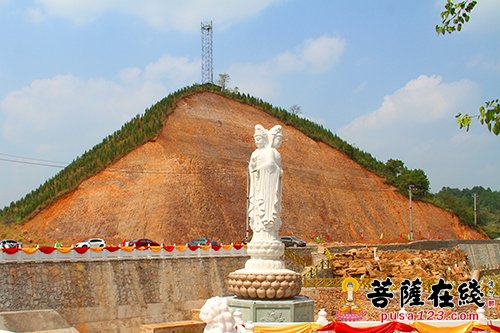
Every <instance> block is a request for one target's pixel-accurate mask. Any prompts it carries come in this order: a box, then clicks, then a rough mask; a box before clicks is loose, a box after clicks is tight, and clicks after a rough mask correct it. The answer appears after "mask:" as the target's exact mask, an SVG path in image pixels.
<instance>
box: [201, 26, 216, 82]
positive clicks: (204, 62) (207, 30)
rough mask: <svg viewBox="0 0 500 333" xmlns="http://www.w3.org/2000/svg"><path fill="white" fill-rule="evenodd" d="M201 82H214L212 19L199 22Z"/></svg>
mask: <svg viewBox="0 0 500 333" xmlns="http://www.w3.org/2000/svg"><path fill="white" fill-rule="evenodd" d="M201 83H202V84H203V83H214V74H213V60H212V21H210V22H201Z"/></svg>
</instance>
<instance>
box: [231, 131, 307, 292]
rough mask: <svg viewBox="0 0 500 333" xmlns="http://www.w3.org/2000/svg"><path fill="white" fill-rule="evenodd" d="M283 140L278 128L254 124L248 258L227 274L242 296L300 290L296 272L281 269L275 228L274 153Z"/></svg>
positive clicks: (277, 166) (278, 176)
mask: <svg viewBox="0 0 500 333" xmlns="http://www.w3.org/2000/svg"><path fill="white" fill-rule="evenodd" d="M282 141H283V134H282V127H281V126H280V125H276V126H274V127H272V128H271V129H270V130H266V129H265V128H264V127H263V126H262V125H255V131H254V142H255V145H256V146H257V148H256V149H255V150H254V152H253V153H252V155H251V157H250V162H249V164H248V174H249V180H250V181H249V189H248V211H247V213H248V219H249V225H250V228H251V229H252V231H253V236H252V240H251V241H250V242H249V243H248V247H247V254H248V255H250V259H248V260H247V262H246V263H245V268H242V269H239V270H237V271H235V272H232V273H230V274H229V276H228V285H229V290H230V291H232V292H234V293H235V294H236V296H238V297H242V298H252V299H255V298H259V299H280V298H291V297H294V296H296V295H298V293H299V292H300V288H301V277H300V274H298V273H296V272H294V271H291V270H289V269H286V268H285V263H284V261H283V260H282V256H283V254H284V249H285V246H284V245H283V243H282V242H281V240H280V238H279V235H278V231H279V229H280V227H281V192H282V179H283V163H282V160H281V155H280V153H279V152H278V148H279V147H280V145H281V143H282Z"/></svg>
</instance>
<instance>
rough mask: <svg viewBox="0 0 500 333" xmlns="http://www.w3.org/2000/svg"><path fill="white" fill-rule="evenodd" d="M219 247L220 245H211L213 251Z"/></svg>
mask: <svg viewBox="0 0 500 333" xmlns="http://www.w3.org/2000/svg"><path fill="white" fill-rule="evenodd" d="M221 248H222V246H221V245H212V249H213V250H214V251H219V250H220V249H221Z"/></svg>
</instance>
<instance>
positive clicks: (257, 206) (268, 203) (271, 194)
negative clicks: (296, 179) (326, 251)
mask: <svg viewBox="0 0 500 333" xmlns="http://www.w3.org/2000/svg"><path fill="white" fill-rule="evenodd" d="M254 140H255V145H256V146H257V149H256V150H255V151H254V152H253V153H252V156H251V157H250V163H249V165H248V171H249V175H250V188H249V199H248V200H249V205H248V216H249V219H250V228H252V231H253V240H262V239H272V240H279V239H278V230H279V228H280V227H281V218H280V213H281V186H282V185H281V179H282V177H283V165H282V163H281V155H280V153H279V152H278V150H277V148H279V146H280V145H281V142H282V133H281V126H279V125H276V126H274V127H273V128H271V130H270V131H267V130H266V129H265V128H264V127H262V125H256V126H255V133H254Z"/></svg>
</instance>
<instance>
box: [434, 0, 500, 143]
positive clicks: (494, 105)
mask: <svg viewBox="0 0 500 333" xmlns="http://www.w3.org/2000/svg"><path fill="white" fill-rule="evenodd" d="M476 5H477V1H476V0H465V1H460V2H456V3H455V2H453V0H447V2H446V5H445V6H444V11H442V12H441V19H442V21H441V24H442V25H436V32H437V33H438V35H445V34H447V33H448V34H451V33H452V32H454V31H461V30H462V26H463V25H464V24H465V23H467V22H469V20H470V13H471V11H472V10H473V9H474V7H475V6H476ZM456 118H457V123H458V125H459V126H460V128H465V129H466V130H467V131H468V130H469V128H470V125H471V123H472V119H477V120H478V121H479V123H480V124H481V125H486V127H487V128H488V130H489V131H490V132H492V133H493V134H495V135H498V134H499V133H500V104H499V100H498V99H494V100H491V101H488V102H486V103H485V104H484V105H483V106H481V107H480V108H479V114H475V115H470V114H468V113H465V114H462V113H459V114H457V115H456Z"/></svg>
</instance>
